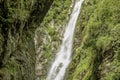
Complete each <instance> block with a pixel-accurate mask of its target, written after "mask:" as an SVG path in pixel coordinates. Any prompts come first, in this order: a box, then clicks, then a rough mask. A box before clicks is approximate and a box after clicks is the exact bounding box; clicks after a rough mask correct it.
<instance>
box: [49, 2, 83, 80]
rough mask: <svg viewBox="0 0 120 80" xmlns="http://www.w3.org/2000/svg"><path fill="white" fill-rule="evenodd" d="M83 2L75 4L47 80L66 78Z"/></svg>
mask: <svg viewBox="0 0 120 80" xmlns="http://www.w3.org/2000/svg"><path fill="white" fill-rule="evenodd" d="M82 2H83V0H77V1H76V3H75V6H74V9H73V12H72V14H71V16H70V21H69V23H68V25H67V27H66V31H65V33H64V38H63V41H62V45H61V47H60V50H59V52H58V53H57V55H56V58H55V61H54V62H53V64H52V67H51V69H50V71H49V74H48V76H47V80H62V79H63V77H64V74H65V70H66V68H67V66H68V65H69V63H70V61H71V59H70V57H71V50H72V43H73V34H74V29H75V24H76V21H77V18H78V15H79V13H80V9H81V5H82Z"/></svg>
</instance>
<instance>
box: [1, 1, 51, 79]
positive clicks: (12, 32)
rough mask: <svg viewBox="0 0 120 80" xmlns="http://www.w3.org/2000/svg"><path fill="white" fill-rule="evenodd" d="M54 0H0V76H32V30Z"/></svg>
mask: <svg viewBox="0 0 120 80" xmlns="http://www.w3.org/2000/svg"><path fill="white" fill-rule="evenodd" d="M52 2H53V0H0V80H35V45H34V31H35V29H36V28H37V27H38V26H39V25H40V23H41V22H42V20H43V18H44V16H45V14H46V13H47V11H48V10H49V8H50V5H51V4H52Z"/></svg>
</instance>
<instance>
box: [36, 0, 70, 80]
mask: <svg viewBox="0 0 120 80" xmlns="http://www.w3.org/2000/svg"><path fill="white" fill-rule="evenodd" d="M71 4H72V1H71V0H54V2H53V4H52V6H51V8H50V10H49V11H48V13H47V14H46V16H45V18H44V20H43V22H42V24H41V26H40V27H39V28H38V29H37V30H36V36H35V42H36V53H37V56H36V57H37V60H36V75H37V76H38V78H40V80H44V79H45V78H46V76H47V73H48V71H49V68H50V66H51V62H52V60H53V59H54V57H55V55H56V52H57V50H58V48H59V45H60V44H61V40H62V37H63V33H64V30H65V25H66V23H67V21H68V19H69V14H70V13H71V8H72V5H71ZM70 6H71V7H70Z"/></svg>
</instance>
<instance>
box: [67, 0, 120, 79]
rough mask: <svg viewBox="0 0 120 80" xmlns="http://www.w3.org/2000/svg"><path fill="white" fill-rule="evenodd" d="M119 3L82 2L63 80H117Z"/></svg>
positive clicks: (119, 72) (113, 0) (119, 74)
mask: <svg viewBox="0 0 120 80" xmlns="http://www.w3.org/2000/svg"><path fill="white" fill-rule="evenodd" d="M119 4H120V0H85V1H84V4H83V8H82V12H81V14H80V16H79V19H78V23H77V26H76V31H75V39H74V46H73V47H74V48H73V59H72V62H71V63H70V65H69V67H68V70H67V74H66V80H120V15H119V14H120V5H119Z"/></svg>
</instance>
